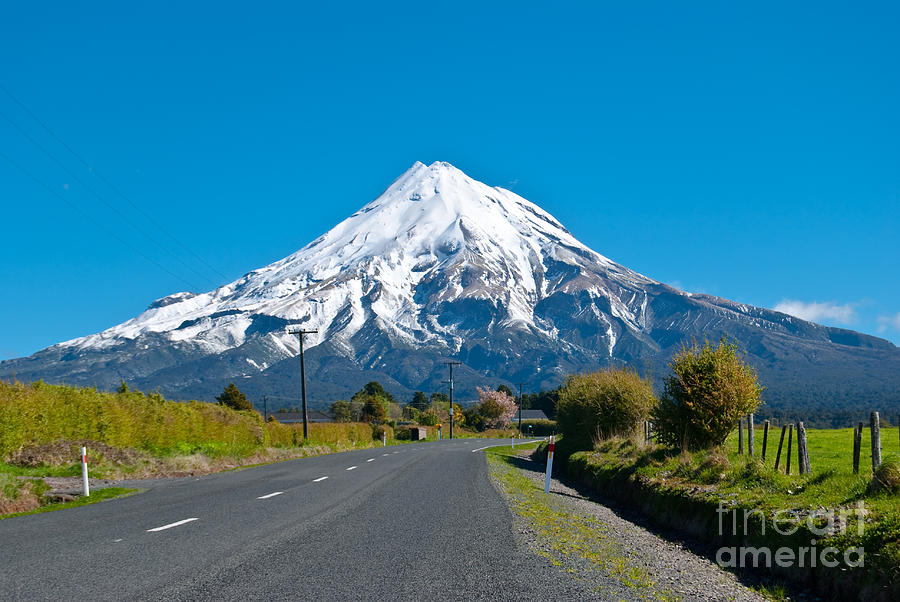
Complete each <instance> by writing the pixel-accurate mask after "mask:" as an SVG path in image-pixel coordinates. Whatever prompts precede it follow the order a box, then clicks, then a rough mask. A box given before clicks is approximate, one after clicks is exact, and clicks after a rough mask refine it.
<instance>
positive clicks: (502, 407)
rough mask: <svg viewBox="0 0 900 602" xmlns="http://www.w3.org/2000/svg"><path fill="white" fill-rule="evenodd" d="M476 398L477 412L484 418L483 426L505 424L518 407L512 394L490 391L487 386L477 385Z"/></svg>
mask: <svg viewBox="0 0 900 602" xmlns="http://www.w3.org/2000/svg"><path fill="white" fill-rule="evenodd" d="M478 400H479V404H478V413H479V414H480V415H481V416H482V417H483V418H484V426H485V428H503V427H505V426H507V425H508V424H509V421H510V420H512V417H513V416H515V414H516V410H518V409H519V406H517V405H516V400H515V399H513V397H512V395H508V394H507V393H504V392H503V391H491V390H490V389H488V388H487V387H478Z"/></svg>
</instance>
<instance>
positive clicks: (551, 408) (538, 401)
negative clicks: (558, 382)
mask: <svg viewBox="0 0 900 602" xmlns="http://www.w3.org/2000/svg"><path fill="white" fill-rule="evenodd" d="M561 388H562V387H558V388H556V389H552V390H550V391H546V390H544V389H541V392H540V393H525V394H523V395H522V409H523V410H543V412H544V414H546V415H547V418H549V419H550V420H553V419H554V418H555V417H556V403H557V401H559V390H560V389H561Z"/></svg>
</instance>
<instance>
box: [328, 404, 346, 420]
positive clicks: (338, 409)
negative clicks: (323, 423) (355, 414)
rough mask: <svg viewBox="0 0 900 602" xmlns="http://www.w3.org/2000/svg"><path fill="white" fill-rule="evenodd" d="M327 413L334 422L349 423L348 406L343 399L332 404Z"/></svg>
mask: <svg viewBox="0 0 900 602" xmlns="http://www.w3.org/2000/svg"><path fill="white" fill-rule="evenodd" d="M329 411H330V412H331V417H332V418H333V419H334V421H335V422H350V404H349V403H347V402H346V401H344V400H343V399H338V400H337V401H335V402H334V403H332V404H331V407H330V408H329Z"/></svg>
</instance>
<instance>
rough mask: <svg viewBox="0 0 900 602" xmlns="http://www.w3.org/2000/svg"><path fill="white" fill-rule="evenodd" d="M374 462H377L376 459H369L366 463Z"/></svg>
mask: <svg viewBox="0 0 900 602" xmlns="http://www.w3.org/2000/svg"><path fill="white" fill-rule="evenodd" d="M374 461H375V458H369V459H368V460H366V462H374Z"/></svg>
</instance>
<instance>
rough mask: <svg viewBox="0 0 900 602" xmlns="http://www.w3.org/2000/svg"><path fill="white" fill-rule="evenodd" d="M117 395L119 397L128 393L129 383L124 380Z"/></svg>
mask: <svg viewBox="0 0 900 602" xmlns="http://www.w3.org/2000/svg"><path fill="white" fill-rule="evenodd" d="M116 393H118V394H119V395H123V394H125V393H128V383H126V382H125V380H124V379H123V380H122V382H121V384H119V388H118V389H116Z"/></svg>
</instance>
